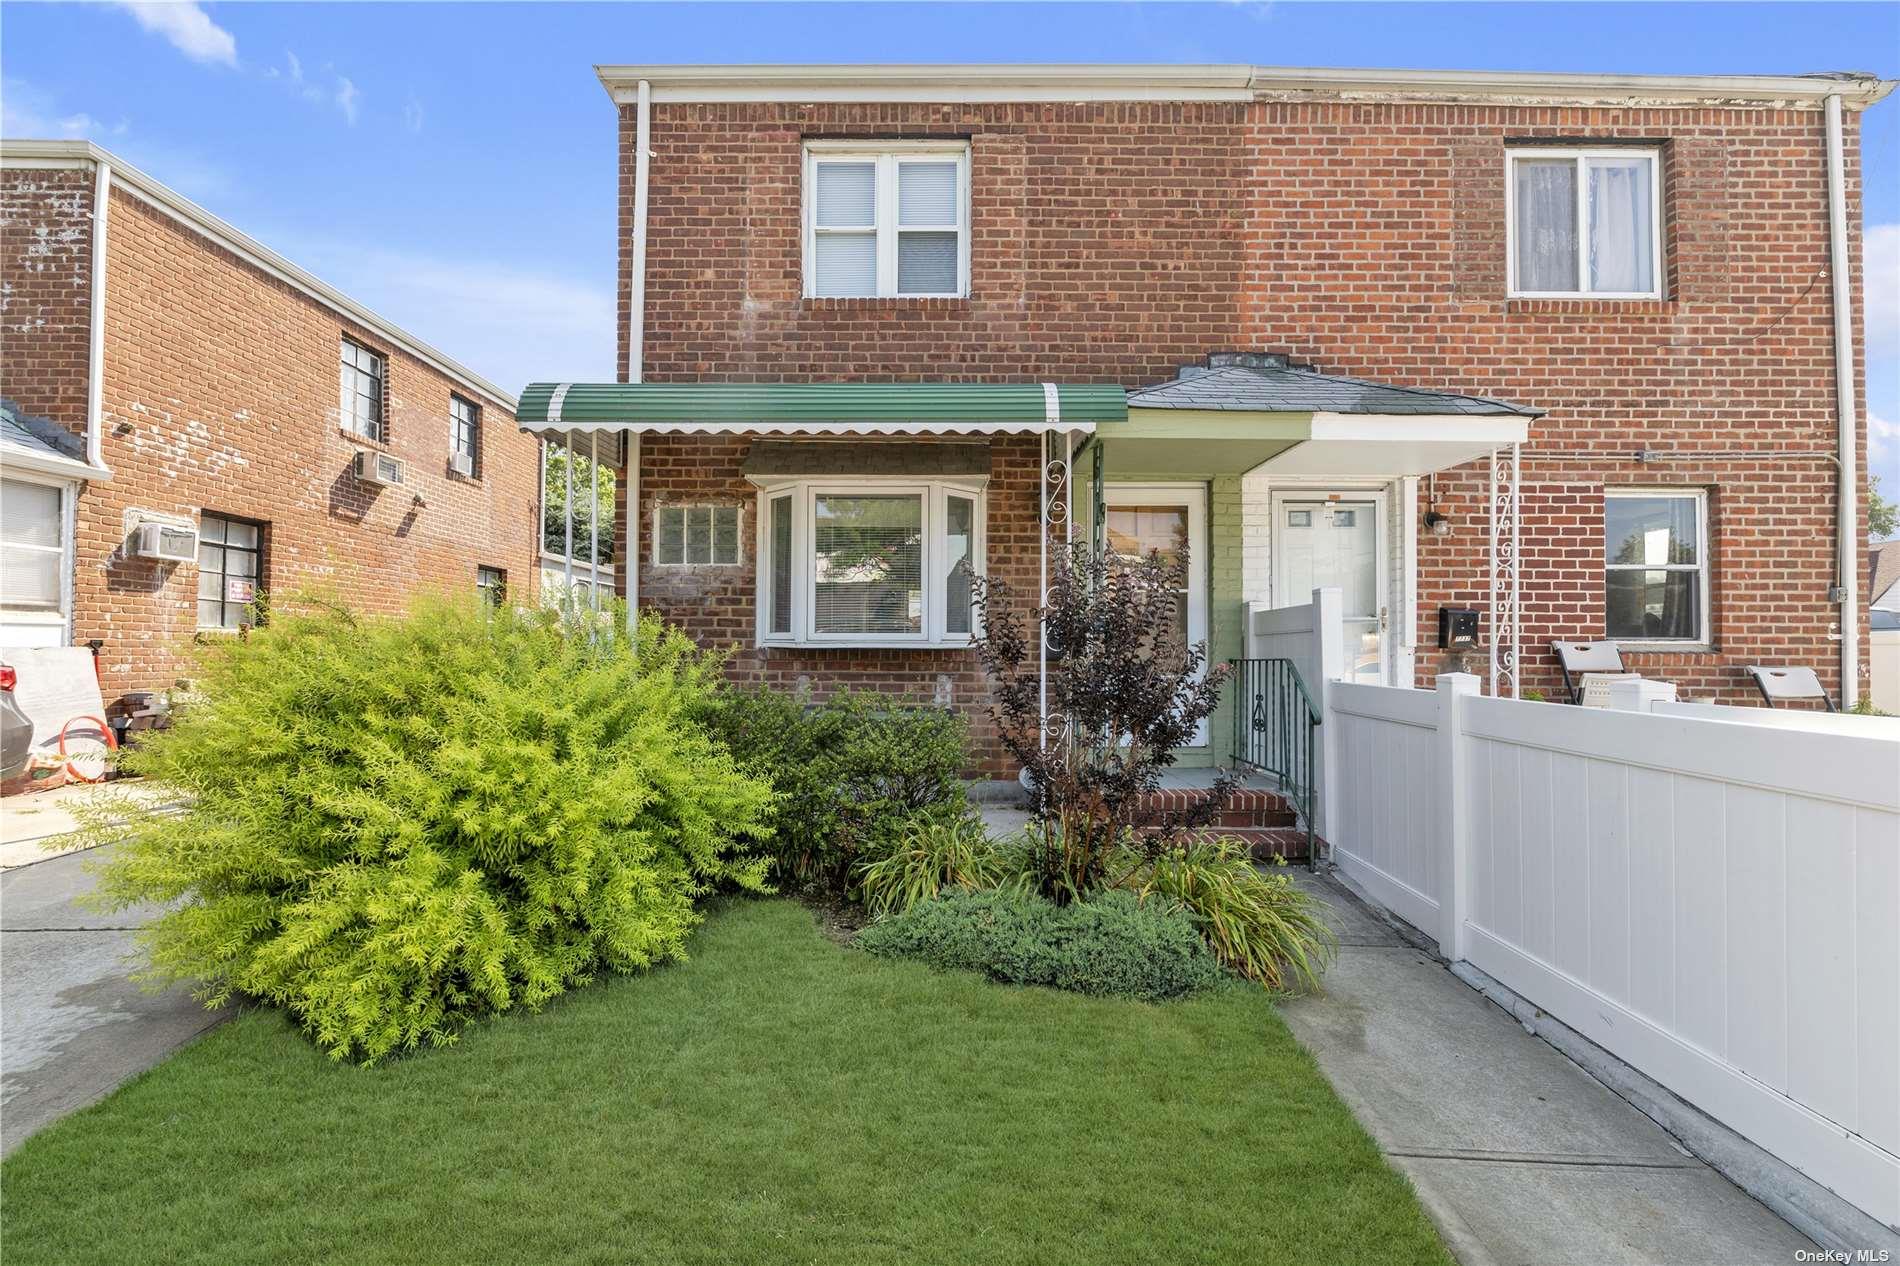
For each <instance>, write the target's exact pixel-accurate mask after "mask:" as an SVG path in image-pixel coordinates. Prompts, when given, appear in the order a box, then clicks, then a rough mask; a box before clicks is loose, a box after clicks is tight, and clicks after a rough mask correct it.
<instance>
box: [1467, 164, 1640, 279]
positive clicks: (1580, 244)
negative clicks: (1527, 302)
mask: <svg viewBox="0 0 1900 1266" xmlns="http://www.w3.org/2000/svg"><path fill="white" fill-rule="evenodd" d="M1520 158H1531V159H1552V158H1567V159H1570V160H1572V161H1573V162H1574V163H1575V165H1576V182H1575V183H1576V192H1577V286H1578V288H1577V289H1575V290H1520V289H1519V288H1518V285H1517V160H1518V159H1520ZM1592 158H1598V159H1630V158H1647V159H1648V160H1649V264H1650V268H1649V275H1650V277H1651V278H1652V279H1654V281H1655V285H1654V287H1653V288H1651V289H1649V290H1590V289H1587V288H1586V287H1587V286H1588V285H1589V281H1590V181H1589V170H1588V163H1589V160H1590V159H1592ZM1662 195H1663V190H1662V150H1661V149H1659V148H1657V147H1656V146H1653V145H1608V146H1592V147H1583V146H1575V145H1563V146H1557V147H1546V148H1522V149H1507V150H1505V151H1504V252H1505V267H1506V269H1507V270H1508V277H1509V282H1508V290H1509V295H1510V297H1511V298H1513V299H1660V298H1662V297H1663V249H1662V234H1663V196H1662Z"/></svg>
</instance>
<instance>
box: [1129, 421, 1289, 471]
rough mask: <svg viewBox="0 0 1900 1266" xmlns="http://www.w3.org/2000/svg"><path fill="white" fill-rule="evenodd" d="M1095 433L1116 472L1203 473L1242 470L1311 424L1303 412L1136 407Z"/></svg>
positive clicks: (1255, 464) (1284, 446)
mask: <svg viewBox="0 0 1900 1266" xmlns="http://www.w3.org/2000/svg"><path fill="white" fill-rule="evenodd" d="M1096 434H1097V435H1098V436H1099V437H1100V438H1101V439H1102V440H1103V441H1104V442H1105V443H1106V444H1107V445H1108V447H1109V454H1108V461H1109V463H1110V464H1111V466H1112V467H1113V468H1114V469H1115V470H1116V471H1117V472H1131V473H1138V474H1141V475H1154V476H1170V477H1173V476H1179V477H1181V478H1192V479H1206V478H1210V477H1214V476H1219V475H1244V474H1246V473H1247V472H1248V471H1250V470H1253V469H1255V468H1257V467H1259V466H1261V465H1263V464H1265V463H1266V462H1268V461H1270V460H1271V459H1273V458H1274V457H1277V456H1279V455H1280V454H1282V453H1285V452H1287V451H1288V450H1289V449H1292V448H1293V447H1294V446H1296V445H1298V444H1301V443H1303V442H1305V441H1306V440H1307V439H1308V438H1310V436H1311V424H1310V415H1309V414H1305V413H1252V412H1246V413H1243V412H1235V411H1228V410H1221V409H1143V408H1139V407H1137V408H1131V409H1129V410H1128V419H1127V421H1125V422H1118V423H1115V424H1114V425H1111V426H1104V427H1101V428H1099V429H1098V430H1097V431H1096Z"/></svg>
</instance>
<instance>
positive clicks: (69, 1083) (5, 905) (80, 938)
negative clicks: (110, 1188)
mask: <svg viewBox="0 0 1900 1266" xmlns="http://www.w3.org/2000/svg"><path fill="white" fill-rule="evenodd" d="M111 847H112V846H111V845H107V846H106V847H104V848H99V849H93V850H91V851H89V852H85V853H77V854H64V855H60V856H55V857H50V858H46V859H45V860H36V861H33V862H32V863H31V864H29V865H16V866H14V867H11V868H9V869H8V870H7V871H6V872H5V873H4V874H0V997H4V999H5V1007H4V1011H3V1012H0V1155H5V1154H8V1153H11V1152H12V1151H13V1149H14V1148H16V1147H18V1146H19V1145H20V1143H21V1142H22V1141H23V1140H25V1138H26V1137H27V1136H28V1135H29V1134H32V1133H33V1132H34V1131H35V1130H38V1129H40V1128H41V1127H43V1126H45V1125H48V1124H50V1123H51V1122H53V1121H56V1120H58V1119H59V1118H60V1117H62V1116H65V1115H66V1114H67V1113H69V1112H73V1111H75V1110H77V1109H79V1108H83V1107H85V1106H86V1105H87V1104H90V1103H94V1102H96V1101H98V1100H100V1099H103V1098H104V1097H105V1096H106V1095H108V1094H110V1093H111V1092H112V1090H113V1089H114V1088H115V1087H117V1086H118V1085H119V1084H120V1083H121V1082H123V1081H125V1080H126V1078H128V1077H131V1076H133V1075H134V1074H137V1073H140V1072H143V1071H144V1070H146V1069H147V1068H150V1067H151V1066H152V1065H154V1064H156V1063H158V1062H159V1061H160V1060H162V1059H164V1058H165V1056H167V1055H168V1054H170V1053H171V1052H172V1051H173V1050H174V1049H176V1048H177V1047H178V1046H180V1045H181V1044H183V1043H185V1042H187V1041H190V1040H191V1039H192V1038H193V1037H196V1036H197V1035H198V1034H200V1033H202V1032H204V1031H205V1030H206V1029H208V1028H210V1027H211V1026H212V1025H214V1024H216V1023H218V1021H219V1020H221V1019H222V1018H223V1016H222V1015H221V1014H214V1013H212V1012H209V1011H206V1010H205V1009H204V1007H203V1006H201V1005H199V1003H197V1002H196V1001H195V1000H193V998H192V997H191V994H190V993H189V991H188V990H186V989H184V988H183V987H180V988H176V989H169V990H166V991H165V992H163V993H158V994H149V993H145V992H143V991H142V990H141V989H140V988H139V987H138V986H137V985H135V984H133V983H132V981H131V980H130V978H129V977H130V975H131V973H132V972H133V971H134V970H136V969H137V962H136V960H134V959H133V957H132V956H133V954H134V953H135V950H136V946H135V945H134V941H133V938H134V935H135V933H136V930H137V928H138V927H139V926H140V925H141V924H142V923H144V922H145V921H146V920H148V919H150V918H151V917H152V916H153V915H154V914H155V913H156V909H155V908H134V909H131V910H121V911H118V912H116V913H113V914H110V915H98V914H93V913H92V912H90V911H86V910H81V909H80V908H79V907H78V906H77V905H75V904H74V898H76V897H78V896H79V895H80V894H81V893H83V892H86V891H89V890H90V889H91V888H92V876H91V875H89V874H87V873H86V871H85V870H84V868H83V867H84V865H85V863H86V862H87V861H88V860H97V859H101V858H103V857H104V856H105V855H106V854H107V853H108V852H109V851H110V849H111Z"/></svg>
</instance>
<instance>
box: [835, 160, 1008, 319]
mask: <svg viewBox="0 0 1900 1266" xmlns="http://www.w3.org/2000/svg"><path fill="white" fill-rule="evenodd" d="M969 217H970V148H969V146H967V145H965V144H963V143H962V142H960V141H958V142H953V143H948V144H944V143H937V144H931V143H918V144H915V145H905V146H901V147H900V146H891V145H885V144H864V143H858V142H848V141H835V142H813V143H812V144H810V145H808V146H807V147H806V149H805V209H804V218H805V293H806V295H808V296H811V297H815V298H901V297H918V298H924V297H928V298H960V297H962V296H963V295H965V294H967V293H969V288H970V226H969Z"/></svg>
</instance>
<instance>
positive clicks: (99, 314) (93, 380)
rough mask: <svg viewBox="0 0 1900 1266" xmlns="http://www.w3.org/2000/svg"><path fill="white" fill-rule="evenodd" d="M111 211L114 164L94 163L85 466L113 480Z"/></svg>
mask: <svg viewBox="0 0 1900 1266" xmlns="http://www.w3.org/2000/svg"><path fill="white" fill-rule="evenodd" d="M111 210H112V164H111V163H108V162H106V161H104V160H103V159H101V160H98V161H97V162H95V163H94V164H93V185H92V278H91V280H92V298H91V304H92V311H91V313H90V321H91V328H90V329H89V330H88V331H87V333H88V335H89V342H88V347H87V352H86V464H87V465H88V466H91V467H93V468H94V469H95V470H97V471H99V474H97V475H95V476H92V478H94V479H98V480H100V481H104V480H107V479H110V478H112V472H111V471H109V470H107V469H106V461H105V452H104V449H105V427H106V417H105V398H106V267H107V264H108V262H109V261H108V260H107V258H106V218H107V216H108V214H109V213H110V212H111Z"/></svg>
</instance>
